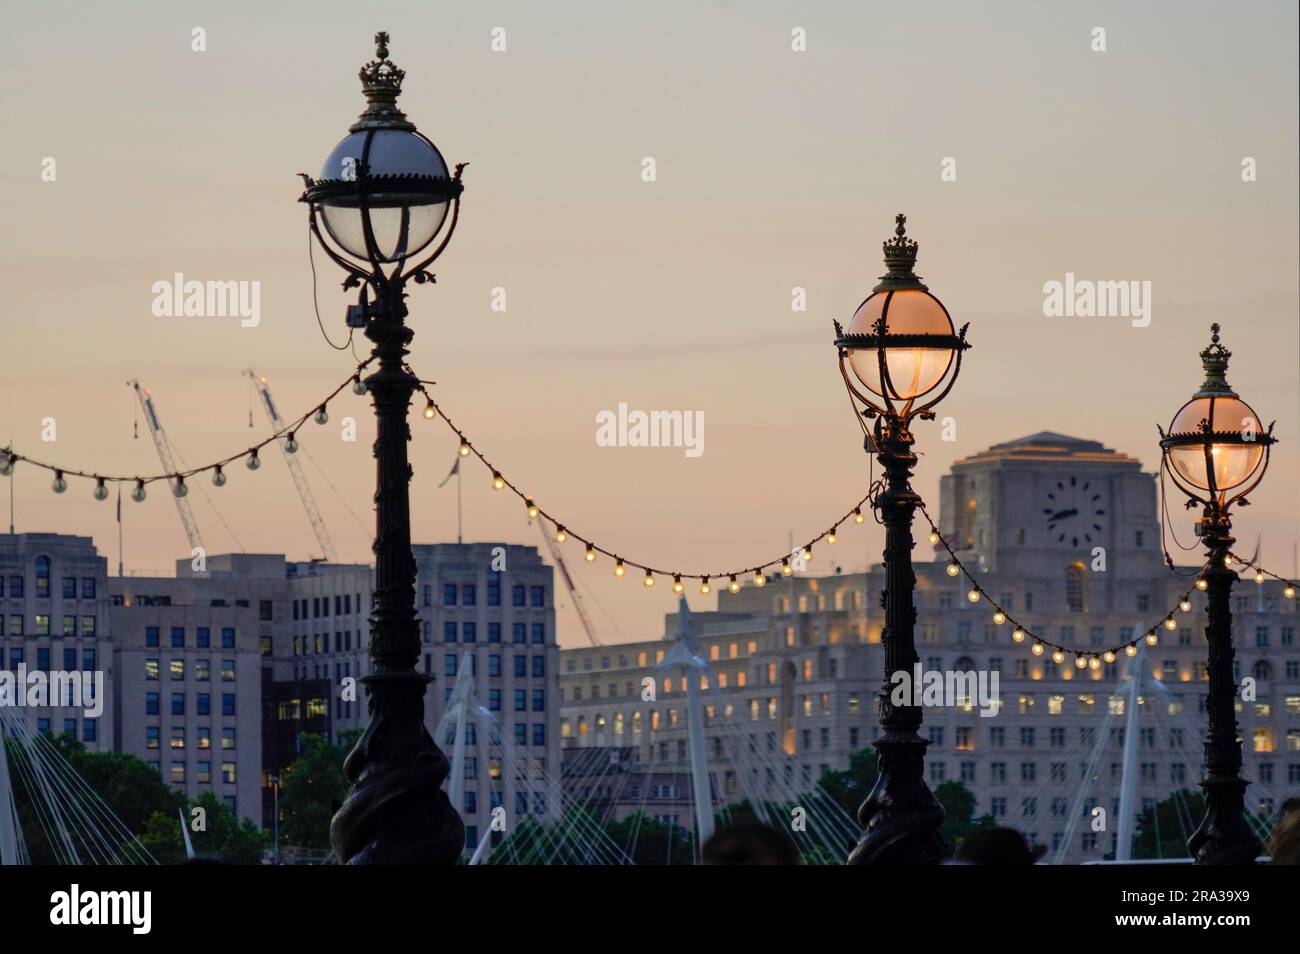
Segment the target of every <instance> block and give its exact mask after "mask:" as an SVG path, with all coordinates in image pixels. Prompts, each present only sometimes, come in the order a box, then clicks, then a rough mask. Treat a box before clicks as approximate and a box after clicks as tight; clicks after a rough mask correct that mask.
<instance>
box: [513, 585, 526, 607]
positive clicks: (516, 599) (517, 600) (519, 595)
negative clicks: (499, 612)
mask: <svg viewBox="0 0 1300 954" xmlns="http://www.w3.org/2000/svg"><path fill="white" fill-rule="evenodd" d="M510 603H511V605H513V606H523V605H524V588H523V587H522V586H520V585H515V586H512V587H511V588H510Z"/></svg>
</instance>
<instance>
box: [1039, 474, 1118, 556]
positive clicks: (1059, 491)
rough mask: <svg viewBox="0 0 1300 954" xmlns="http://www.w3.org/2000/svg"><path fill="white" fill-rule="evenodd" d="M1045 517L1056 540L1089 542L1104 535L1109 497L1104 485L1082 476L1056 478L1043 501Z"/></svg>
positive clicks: (1048, 527)
mask: <svg viewBox="0 0 1300 954" xmlns="http://www.w3.org/2000/svg"><path fill="white" fill-rule="evenodd" d="M1042 511H1043V520H1044V521H1045V522H1046V523H1047V532H1048V535H1049V537H1050V539H1051V540H1052V541H1053V542H1054V543H1064V544H1067V545H1068V546H1072V547H1080V546H1090V545H1091V544H1092V543H1093V542H1094V541H1096V540H1099V539H1101V534H1102V530H1103V528H1104V527H1105V526H1106V501H1105V498H1104V497H1103V495H1102V488H1101V487H1099V486H1096V485H1094V484H1093V483H1092V482H1091V481H1089V480H1083V479H1081V478H1079V477H1063V478H1061V479H1060V480H1058V481H1056V483H1055V485H1054V486H1052V487H1051V488H1050V489H1049V490H1048V492H1047V497H1046V499H1045V500H1044V501H1043V507H1042Z"/></svg>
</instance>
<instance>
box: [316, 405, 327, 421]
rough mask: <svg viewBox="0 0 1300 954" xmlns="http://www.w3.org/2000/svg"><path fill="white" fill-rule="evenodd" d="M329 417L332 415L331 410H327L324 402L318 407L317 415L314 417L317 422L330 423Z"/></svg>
mask: <svg viewBox="0 0 1300 954" xmlns="http://www.w3.org/2000/svg"><path fill="white" fill-rule="evenodd" d="M329 419H330V415H329V412H328V411H326V410H325V405H324V404H322V405H321V406H320V407H318V408H316V416H315V417H314V418H313V420H315V421H316V423H317V424H328V423H329Z"/></svg>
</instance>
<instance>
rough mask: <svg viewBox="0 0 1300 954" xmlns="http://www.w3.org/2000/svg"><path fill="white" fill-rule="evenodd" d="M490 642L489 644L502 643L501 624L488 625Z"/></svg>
mask: <svg viewBox="0 0 1300 954" xmlns="http://www.w3.org/2000/svg"><path fill="white" fill-rule="evenodd" d="M488 642H489V643H499V642H501V624H500V623H488Z"/></svg>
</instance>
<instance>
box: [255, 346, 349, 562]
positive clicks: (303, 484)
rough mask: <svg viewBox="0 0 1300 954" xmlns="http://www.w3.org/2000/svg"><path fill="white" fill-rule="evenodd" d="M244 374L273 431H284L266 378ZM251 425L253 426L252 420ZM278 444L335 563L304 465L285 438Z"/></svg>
mask: <svg viewBox="0 0 1300 954" xmlns="http://www.w3.org/2000/svg"><path fill="white" fill-rule="evenodd" d="M244 373H245V374H246V375H248V379H249V380H250V381H252V382H253V387H254V388H255V389H256V391H257V393H258V394H259V395H261V398H262V408H263V409H264V410H265V411H266V417H267V419H268V420H269V421H270V422H271V429H272V430H273V431H276V432H279V431H282V430H284V421H282V420H280V412H279V411H277V410H276V409H275V401H273V400H271V389H270V388H269V387H267V384H266V378H265V377H262V376H261V375H259V374H257V372H255V371H254V370H253V369H252V368H247V369H245V371H244ZM249 424H250V425H251V424H252V419H251V418H250V419H249ZM276 443H278V444H279V445H280V452H281V453H282V454H284V462H285V464H286V465H287V466H288V468H289V474H290V476H292V477H293V485H294V486H295V487H297V488H298V499H300V500H301V501H302V506H303V509H304V510H306V511H307V519H308V520H310V521H311V528H312V530H313V531H314V532H315V534H316V542H317V543H319V544H320V549H321V554H322V555H323V556H324V557H325V559H326V561H328V562H330V563H334V562H336V560H337V557H336V555H335V553H334V544H333V542H332V541H331V540H330V535H329V531H328V530H326V529H325V521H324V520H323V519H321V515H320V509H319V508H318V507H317V506H316V498H315V497H313V496H312V492H311V487H310V485H308V483H307V475H306V474H304V473H303V472H302V464H300V463H299V462H298V458H297V457H296V456H295V455H294V454H291V453H290V452H289V450H288V449H287V448H286V446H285V438H283V437H281V438H280V439H279V440H278V441H277V442H276Z"/></svg>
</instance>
